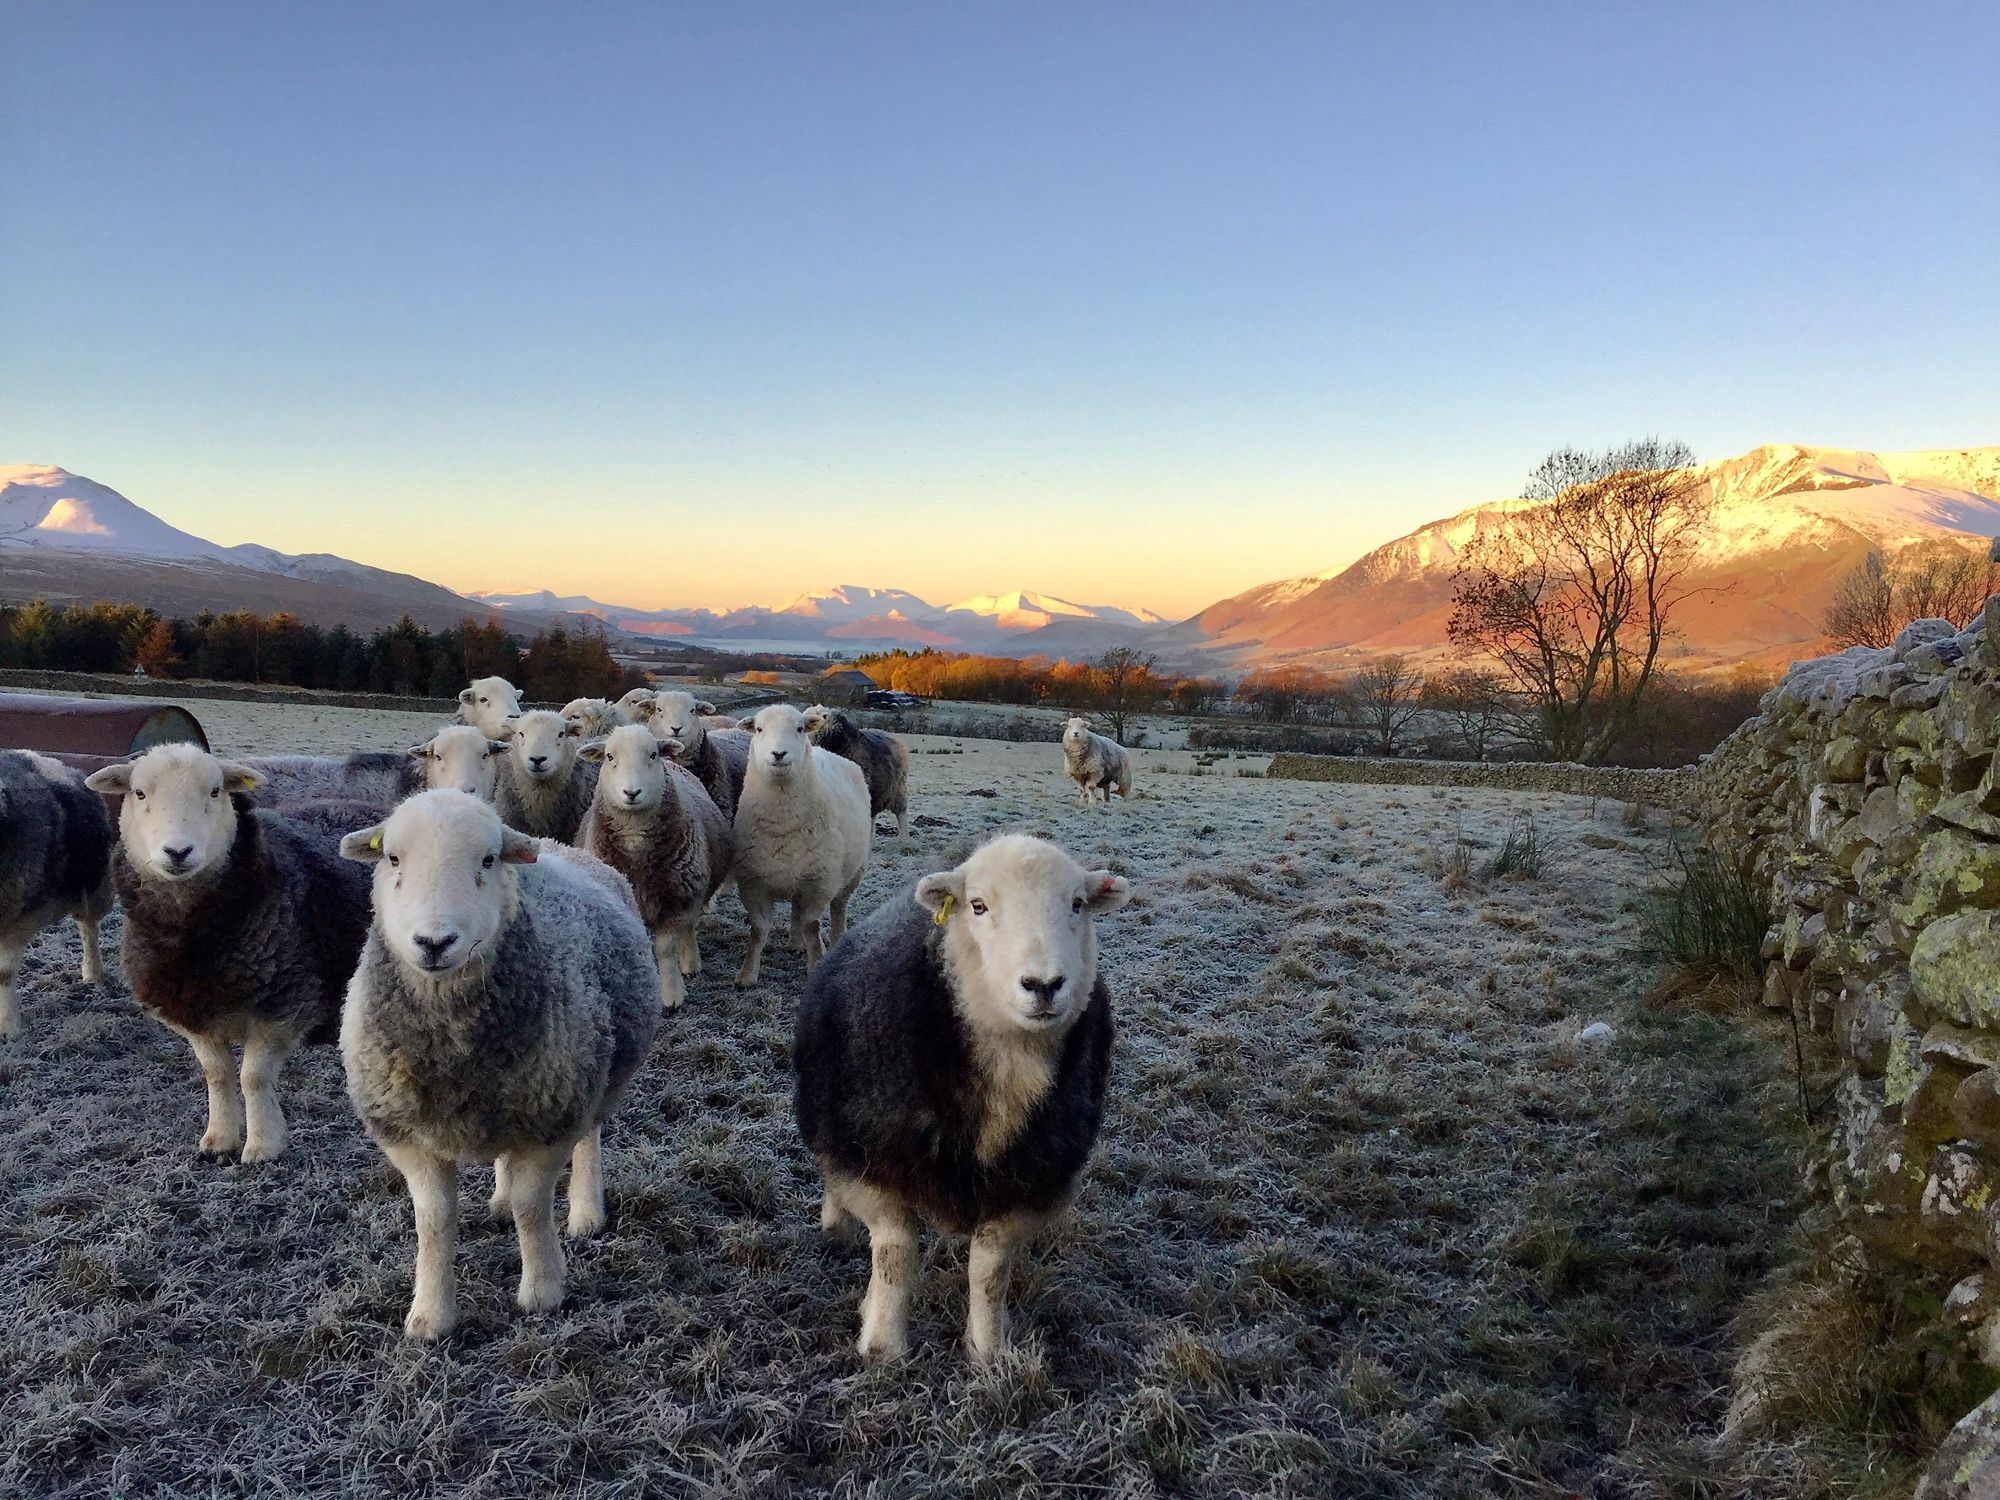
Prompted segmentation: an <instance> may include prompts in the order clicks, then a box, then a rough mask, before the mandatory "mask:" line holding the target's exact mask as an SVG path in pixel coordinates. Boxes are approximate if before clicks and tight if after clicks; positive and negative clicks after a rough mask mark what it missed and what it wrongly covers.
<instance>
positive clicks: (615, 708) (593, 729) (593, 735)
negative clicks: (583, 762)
mask: <svg viewBox="0 0 2000 1500" xmlns="http://www.w3.org/2000/svg"><path fill="white" fill-rule="evenodd" d="M562 721H563V723H565V724H567V725H569V727H570V728H571V729H574V730H575V731H576V735H577V738H578V739H580V740H596V739H602V738H603V737H604V736H605V735H607V734H609V733H611V731H612V730H614V729H616V728H617V727H618V726H619V725H620V724H630V723H631V722H632V715H631V713H630V712H629V711H628V710H627V709H626V707H625V704H624V700H623V699H621V700H619V701H618V702H616V703H612V702H610V701H609V700H607V699H604V698H572V699H570V700H569V702H567V703H565V704H564V705H563V706H562Z"/></svg>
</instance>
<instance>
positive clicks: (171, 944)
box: [87, 745, 381, 1162]
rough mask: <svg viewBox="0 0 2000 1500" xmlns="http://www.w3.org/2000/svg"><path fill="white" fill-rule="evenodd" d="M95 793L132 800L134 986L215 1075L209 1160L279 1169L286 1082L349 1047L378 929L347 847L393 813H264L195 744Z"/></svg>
mask: <svg viewBox="0 0 2000 1500" xmlns="http://www.w3.org/2000/svg"><path fill="white" fill-rule="evenodd" d="M87 784H88V785H89V786H90V788H91V789H92V790H93V791H98V792H104V793H107V794H115V795H122V796H123V797H124V799H125V800H124V804H123V806H122V807H121V808H120V809H119V815H118V833H119V844H118V852H117V856H116V858H115V859H114V860H113V865H112V867H113V872H114V878H115V880H116V882H117V886H118V894H119V896H120V898H121V899H122V900H123V901H124V903H125V944H124V957H125V978H126V981H127V983H129V984H130V985H131V987H132V995H133V998H134V999H136V1000H137V1001H138V1002H139V1004H140V1005H141V1006H143V1007H144V1008H145V1009H146V1011H147V1012H148V1013H149V1014H150V1015H152V1016H153V1017H154V1018H155V1019H156V1020H158V1021H160V1022H162V1023H163V1024H164V1025H166V1026H167V1027H169V1028H170V1029H171V1030H173V1031H176V1032H178V1033H179V1034H180V1035H181V1036H183V1037H185V1038H187V1041H188V1044H189V1045H190V1046H191V1047H193V1048H194V1054H195V1057H196V1058H197V1059H198V1060H199V1061H200V1063H201V1071H202V1076H203V1078H204V1079H205V1080H206V1081H207V1084H208V1128H207V1130H206V1131H204V1132H203V1134H202V1137H201V1150H202V1152H203V1153H204V1154H205V1155H208V1156H220V1155H225V1154H227V1153H230V1152H233V1151H236V1150H238V1149H240V1150H241V1151H242V1153H243V1160H245V1161H246V1162H254V1161H268V1160H270V1159H271V1158H272V1157H275V1156H277V1155H278V1154H279V1153H280V1152H282V1151H283V1150H284V1149H285V1139H286V1135H285V1116H284V1111H283V1110H282V1109H280V1108H279V1105H278V1095H277V1080H278V1073H279V1071H280V1069H282V1068H283V1066H284V1062H285V1058H286V1057H287V1056H288V1055H290V1053H291V1051H292V1049H293V1048H294V1047H296V1046H297V1045H298V1044H299V1043H300V1042H302V1041H331V1040H332V1039H333V1035H334V1030H335V1027H336V1026H337V1024H338V1022H339V1018H340V998H341V993H342V991H343V990H344V988H345V987H346V984H347V978H348V975H349V974H351V973H353V971H354V962H355V959H356V957H357V956H358V955H359V954H360V952H361V939H362V935H363V934H364V933H365V932H366V931H367V928H368V882H367V880H366V879H365V878H363V877H362V876H361V875H360V872H359V871H357V870H356V869H355V867H354V866H353V865H351V864H348V863H347V862H346V861H344V860H342V859H341V858H340V854H339V841H340V836H341V834H342V833H344V832H346V831H347V830H348V829H351V828H356V827H359V826H361V825H362V824H364V823H366V822H368V821H369V820H370V819H371V818H374V817H379V816H380V815H381V814H380V809H378V808H374V807H370V806H367V805H364V804H360V803H347V802H313V803H305V804H300V805H298V806H296V807H294V808H292V809H290V810H288V811H285V812H278V811H274V810H272V809H269V808H261V807H255V806H253V805H252V804H251V801H250V798H249V796H248V793H249V791H250V790H251V788H252V787H253V786H254V785H255V784H256V778H255V777H254V776H253V775H252V774H251V772H250V771H248V770H247V769H246V768H244V767H243V766H241V765H238V764H235V763H233V762H230V761H225V760H218V759H216V758H215V757H214V756H213V755H210V754H209V753H208V752H207V751H205V750H201V749H199V748H197V747H195V746H193V745H162V746H159V747H158V748H156V749H152V750H149V751H147V752H146V753H145V754H144V755H142V756H140V757H139V758H138V759H137V760H136V761H133V762H131V763H130V764H129V765H120V766H108V767H106V768H105V769H104V770H101V771H97V772H94V773H92V775H91V776H90V778H89V781H88V783H87ZM232 1042H236V1043H240V1044H241V1045H242V1048H243V1076H242V1091H243V1092H242V1100H241V1102H240V1103H239V1101H238V1099H237V1094H236V1087H237V1078H236V1062H235V1059H234V1058H233V1057H232V1056H231V1055H230V1051H229V1047H230V1043H232ZM246 1127H247V1128H246Z"/></svg>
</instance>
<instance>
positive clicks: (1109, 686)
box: [1096, 646, 1160, 745]
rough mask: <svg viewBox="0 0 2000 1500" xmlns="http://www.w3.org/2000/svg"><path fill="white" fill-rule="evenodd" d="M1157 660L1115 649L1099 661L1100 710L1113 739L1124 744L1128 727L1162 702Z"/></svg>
mask: <svg viewBox="0 0 2000 1500" xmlns="http://www.w3.org/2000/svg"><path fill="white" fill-rule="evenodd" d="M1157 660H1158V658H1156V657H1154V656H1152V655H1151V654H1150V653H1148V652H1144V651H1139V650H1136V649H1134V648H1133V647H1131V646H1113V647H1112V648H1111V649H1110V650H1109V651H1107V652H1105V653H1104V654H1103V655H1102V656H1100V657H1098V658H1097V663H1096V666H1097V683H1096V686H1097V695H1096V696H1097V707H1098V711H1099V712H1100V713H1101V714H1103V715H1104V721H1105V723H1107V724H1108V725H1110V727H1111V737H1112V738H1113V739H1115V740H1116V741H1117V742H1118V743H1119V744H1121V745H1122V744H1124V743H1125V724H1126V721H1127V720H1128V719H1130V718H1131V717H1132V716H1133V715H1135V714H1140V713H1144V712H1145V711H1146V710H1147V709H1149V708H1152V707H1155V706H1156V705H1157V704H1158V703H1159V701H1160V680H1159V678H1157V677H1155V676H1154V675H1153V666H1154V663H1155V662H1156V661H1157Z"/></svg>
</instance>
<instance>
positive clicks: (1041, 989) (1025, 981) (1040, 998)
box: [1021, 974, 1063, 1014]
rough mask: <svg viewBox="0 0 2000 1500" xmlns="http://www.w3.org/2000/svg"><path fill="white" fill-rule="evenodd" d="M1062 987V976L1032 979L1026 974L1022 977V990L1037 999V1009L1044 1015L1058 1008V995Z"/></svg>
mask: <svg viewBox="0 0 2000 1500" xmlns="http://www.w3.org/2000/svg"><path fill="white" fill-rule="evenodd" d="M1062 987H1063V976H1062V975H1060V974H1058V975H1056V977H1055V978H1053V979H1030V978H1029V977H1028V976H1027V975H1026V974H1023V975H1022V976H1021V988H1022V989H1024V990H1026V991H1027V992H1028V993H1029V994H1030V995H1033V996H1034V997H1035V1009H1036V1010H1037V1011H1038V1012H1041V1013H1043V1014H1046V1013H1047V1012H1049V1011H1052V1010H1054V1009H1055V1008H1056V995H1057V993H1058V992H1059V991H1060V990H1061V989H1062Z"/></svg>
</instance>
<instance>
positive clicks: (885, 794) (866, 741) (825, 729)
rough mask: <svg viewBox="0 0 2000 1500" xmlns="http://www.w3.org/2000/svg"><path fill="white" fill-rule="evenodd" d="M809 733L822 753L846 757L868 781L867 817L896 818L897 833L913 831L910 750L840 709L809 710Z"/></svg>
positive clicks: (807, 716)
mask: <svg viewBox="0 0 2000 1500" xmlns="http://www.w3.org/2000/svg"><path fill="white" fill-rule="evenodd" d="M806 733H807V734H809V735H811V736H812V742H813V743H814V744H815V745H818V746H819V747H820V748H821V749H822V750H831V751H832V752H833V753H834V754H835V755H844V756H846V757H847V759H849V760H851V761H853V762H854V763H855V764H856V765H857V766H859V767H861V774H862V775H863V776H865V777H867V779H868V815H869V816H870V817H871V818H873V817H879V816H880V815H881V814H883V813H885V812H892V813H894V814H895V815H896V832H897V834H898V835H899V836H900V835H903V834H906V833H908V832H909V831H910V751H909V747H908V746H906V745H905V744H904V743H903V742H902V741H901V740H899V739H897V738H896V737H895V736H894V735H893V734H891V733H889V731H888V730H886V729H864V728H862V727H861V726H860V725H859V724H856V723H855V722H854V720H852V719H850V718H849V717H848V716H847V715H846V714H844V713H842V712H841V711H840V710H839V709H837V708H828V707H826V706H825V705H824V704H818V703H816V704H814V705H813V706H812V707H811V708H809V709H807V710H806Z"/></svg>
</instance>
